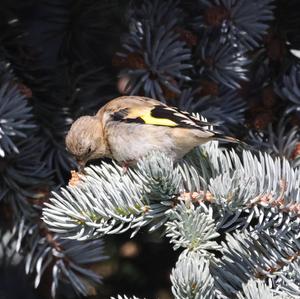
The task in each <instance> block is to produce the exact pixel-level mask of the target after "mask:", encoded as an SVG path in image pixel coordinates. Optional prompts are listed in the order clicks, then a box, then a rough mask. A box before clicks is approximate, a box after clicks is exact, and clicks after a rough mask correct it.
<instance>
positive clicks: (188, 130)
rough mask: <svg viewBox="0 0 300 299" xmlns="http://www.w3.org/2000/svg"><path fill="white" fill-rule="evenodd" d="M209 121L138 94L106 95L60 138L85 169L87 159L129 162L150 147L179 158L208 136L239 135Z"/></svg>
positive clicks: (175, 158) (128, 164)
mask: <svg viewBox="0 0 300 299" xmlns="http://www.w3.org/2000/svg"><path fill="white" fill-rule="evenodd" d="M209 125H210V123H208V122H206V121H203V120H199V119H198V118H196V117H193V116H192V115H191V114H190V113H188V112H186V111H180V110H179V109H178V108H176V107H171V106H168V105H166V104H164V103H162V102H160V101H157V100H154V99H151V98H147V97H142V96H121V97H118V98H115V99H113V100H111V101H109V102H108V103H107V104H105V105H104V106H103V107H102V108H100V109H99V111H98V112H97V113H96V114H95V115H94V116H89V115H86V116H81V117H79V118H78V119H77V120H76V121H75V122H74V123H73V124H72V125H71V127H70V129H69V131H68V133H67V135H66V139H65V143H66V148H67V150H68V151H69V152H70V153H71V154H72V155H73V156H74V157H75V159H76V160H77V163H78V165H79V168H80V169H81V170H82V169H84V167H85V165H86V163H87V162H88V161H90V160H96V159H100V158H111V159H113V160H115V161H117V162H118V163H119V164H121V165H123V167H128V166H133V165H135V164H136V163H137V161H138V160H139V159H141V158H143V157H145V156H146V155H147V154H149V153H150V152H153V151H159V152H163V153H165V154H166V155H167V156H169V157H170V158H171V159H172V160H174V161H178V160H180V159H181V158H183V156H184V155H186V154H187V153H188V152H190V151H191V150H192V149H193V148H195V147H196V146H198V145H200V144H203V143H205V142H208V141H210V140H225V141H229V142H235V143H239V140H238V139H236V138H233V137H230V136H225V135H223V134H221V133H218V132H216V131H214V130H210V129H208V126H209Z"/></svg>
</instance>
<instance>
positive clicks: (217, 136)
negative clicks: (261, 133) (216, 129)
mask: <svg viewBox="0 0 300 299" xmlns="http://www.w3.org/2000/svg"><path fill="white" fill-rule="evenodd" d="M213 139H214V140H218V141H225V142H232V143H236V144H238V145H240V146H241V147H242V148H243V149H251V145H249V144H247V143H245V142H244V141H242V140H240V139H237V138H234V137H231V136H226V135H223V134H221V133H216V134H215V135H214V137H213Z"/></svg>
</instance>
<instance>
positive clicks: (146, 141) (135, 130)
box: [108, 124, 181, 162]
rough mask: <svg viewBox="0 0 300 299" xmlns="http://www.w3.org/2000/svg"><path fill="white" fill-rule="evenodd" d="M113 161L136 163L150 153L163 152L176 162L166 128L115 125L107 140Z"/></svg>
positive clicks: (174, 149) (174, 151) (173, 147)
mask: <svg viewBox="0 0 300 299" xmlns="http://www.w3.org/2000/svg"><path fill="white" fill-rule="evenodd" d="M108 141H109V146H110V150H111V152H112V156H113V159H115V160H117V161H118V162H125V161H136V160H138V159H140V158H142V157H144V156H146V155H147V154H149V153H150V152H152V151H159V152H164V153H166V154H167V155H168V156H170V157H171V158H172V159H174V160H176V159H178V158H181V157H177V154H179V155H181V153H179V152H178V149H177V150H176V146H175V144H174V142H173V140H172V138H171V135H170V134H169V132H168V128H159V129H158V127H156V126H148V127H147V130H145V129H144V128H143V125H135V126H133V125H132V124H122V126H118V125H115V126H114V127H113V128H111V129H110V135H109V138H108Z"/></svg>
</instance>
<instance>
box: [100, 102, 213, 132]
mask: <svg viewBox="0 0 300 299" xmlns="http://www.w3.org/2000/svg"><path fill="white" fill-rule="evenodd" d="M105 113H106V114H108V115H109V120H110V121H119V122H124V123H139V124H145V125H155V126H164V127H176V128H189V129H198V130H203V131H209V130H208V129H207V128H206V127H207V126H208V125H210V123H207V122H204V121H201V120H198V119H197V118H195V117H193V116H191V115H190V114H189V113H188V112H184V111H180V110H179V109H177V108H175V107H169V106H167V105H165V104H163V103H161V102H159V101H156V100H153V99H149V98H145V97H121V98H117V99H115V100H113V101H111V102H110V103H109V105H107V106H106V107H105Z"/></svg>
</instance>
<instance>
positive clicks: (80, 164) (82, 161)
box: [76, 159, 86, 172]
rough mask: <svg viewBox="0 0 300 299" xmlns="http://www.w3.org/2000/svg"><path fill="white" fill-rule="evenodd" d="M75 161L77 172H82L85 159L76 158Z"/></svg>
mask: <svg viewBox="0 0 300 299" xmlns="http://www.w3.org/2000/svg"><path fill="white" fill-rule="evenodd" d="M76 161H77V164H78V171H79V172H83V170H84V167H85V164H86V161H84V160H79V159H77V160H76Z"/></svg>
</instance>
